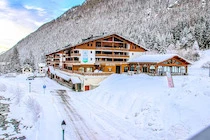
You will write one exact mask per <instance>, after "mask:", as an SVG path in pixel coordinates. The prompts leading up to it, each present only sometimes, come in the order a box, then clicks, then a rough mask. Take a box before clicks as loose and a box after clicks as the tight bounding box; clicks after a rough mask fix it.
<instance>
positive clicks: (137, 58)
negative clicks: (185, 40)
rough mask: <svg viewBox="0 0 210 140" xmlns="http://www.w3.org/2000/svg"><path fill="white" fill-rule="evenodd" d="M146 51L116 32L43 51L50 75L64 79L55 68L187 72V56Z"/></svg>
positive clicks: (96, 72) (88, 72) (77, 71)
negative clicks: (58, 48) (147, 53)
mask: <svg viewBox="0 0 210 140" xmlns="http://www.w3.org/2000/svg"><path fill="white" fill-rule="evenodd" d="M147 51H148V49H146V48H144V47H142V46H140V45H138V44H136V43H134V42H133V41H131V40H129V39H127V38H125V37H123V36H121V35H118V34H111V35H103V36H99V37H93V36H92V37H90V38H88V39H85V40H83V41H82V43H80V44H77V45H75V46H67V47H65V49H62V50H59V51H57V52H53V53H51V54H48V55H46V62H47V65H48V66H50V68H49V71H48V72H49V75H50V76H51V78H56V77H57V78H58V79H59V78H60V79H64V81H66V80H68V78H64V76H60V77H58V76H56V73H55V71H56V70H59V73H63V74H64V73H65V74H66V75H69V76H72V74H78V75H83V76H84V75H91V76H102V75H103V76H105V75H110V74H112V73H127V72H128V73H129V72H133V73H141V72H144V73H148V74H152V75H165V73H166V72H167V71H170V72H171V73H172V74H182V75H184V74H187V72H188V65H189V64H190V62H189V61H187V60H186V59H184V58H182V57H180V56H179V55H176V54H167V55H146V52H147ZM52 69H54V70H52ZM50 71H51V72H50ZM52 71H53V72H52ZM57 73H58V72H57ZM63 74H57V75H63ZM65 77H66V76H65ZM79 79H80V80H77V81H81V82H80V83H81V84H82V85H83V86H84V87H83V86H82V87H81V90H88V89H90V88H87V87H85V86H86V85H84V82H82V80H81V77H79ZM69 80H70V81H71V78H70V77H69ZM66 83H68V81H66ZM72 85H74V84H72ZM74 88H75V87H74ZM77 88H78V87H77Z"/></svg>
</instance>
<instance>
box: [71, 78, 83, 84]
mask: <svg viewBox="0 0 210 140" xmlns="http://www.w3.org/2000/svg"><path fill="white" fill-rule="evenodd" d="M71 81H72V83H73V84H78V83H81V80H80V79H79V78H78V77H71Z"/></svg>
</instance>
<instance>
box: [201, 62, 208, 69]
mask: <svg viewBox="0 0 210 140" xmlns="http://www.w3.org/2000/svg"><path fill="white" fill-rule="evenodd" d="M209 67H210V61H208V62H206V63H204V64H203V65H202V68H209Z"/></svg>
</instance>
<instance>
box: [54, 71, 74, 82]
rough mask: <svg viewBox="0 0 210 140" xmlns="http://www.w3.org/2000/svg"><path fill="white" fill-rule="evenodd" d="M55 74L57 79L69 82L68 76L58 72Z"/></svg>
mask: <svg viewBox="0 0 210 140" xmlns="http://www.w3.org/2000/svg"><path fill="white" fill-rule="evenodd" d="M55 74H56V75H57V76H58V77H60V78H62V79H64V80H66V81H69V80H70V79H71V77H70V76H68V75H66V74H63V73H61V72H58V71H56V72H55Z"/></svg>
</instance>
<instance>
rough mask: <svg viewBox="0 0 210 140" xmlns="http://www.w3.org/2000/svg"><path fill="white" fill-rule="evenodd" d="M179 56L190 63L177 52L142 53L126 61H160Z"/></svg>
mask: <svg viewBox="0 0 210 140" xmlns="http://www.w3.org/2000/svg"><path fill="white" fill-rule="evenodd" d="M175 56H177V57H179V58H181V59H183V60H185V61H186V62H187V63H189V64H191V62H189V61H188V60H186V59H184V58H183V57H181V56H179V55H177V54H156V55H142V56H139V57H136V58H133V59H131V60H129V61H128V62H147V63H160V62H163V61H165V60H168V59H171V58H173V57H175Z"/></svg>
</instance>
